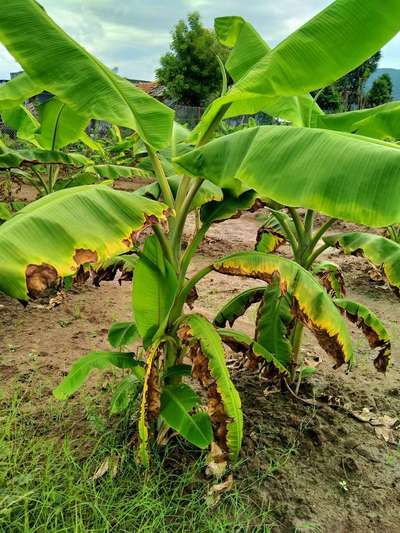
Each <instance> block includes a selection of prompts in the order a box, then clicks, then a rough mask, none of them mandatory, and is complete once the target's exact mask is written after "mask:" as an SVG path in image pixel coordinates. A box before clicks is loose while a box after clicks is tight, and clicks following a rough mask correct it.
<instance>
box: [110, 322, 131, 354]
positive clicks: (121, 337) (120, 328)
mask: <svg viewBox="0 0 400 533" xmlns="http://www.w3.org/2000/svg"><path fill="white" fill-rule="evenodd" d="M138 338H139V332H138V329H137V327H136V324H135V323H134V322H116V323H115V324H113V325H112V326H111V327H110V329H109V331H108V342H109V343H110V344H111V346H112V347H113V348H121V347H122V346H128V345H129V344H131V343H132V342H133V341H135V340H136V339H138Z"/></svg>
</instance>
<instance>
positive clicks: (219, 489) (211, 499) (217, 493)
mask: <svg viewBox="0 0 400 533" xmlns="http://www.w3.org/2000/svg"><path fill="white" fill-rule="evenodd" d="M232 487H233V475H232V474H229V476H228V477H227V478H226V480H225V481H222V482H221V483H217V484H215V485H213V486H212V487H211V488H210V489H209V491H208V493H207V497H206V502H207V505H208V506H209V507H214V506H215V505H216V504H217V503H218V502H219V500H220V499H221V494H222V493H223V492H227V491H229V490H231V489H232Z"/></svg>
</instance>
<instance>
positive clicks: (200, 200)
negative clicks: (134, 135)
mask: <svg viewBox="0 0 400 533" xmlns="http://www.w3.org/2000/svg"><path fill="white" fill-rule="evenodd" d="M139 170H140V169H139ZM181 180H182V177H181V176H177V175H174V176H170V177H169V178H168V183H169V186H170V187H171V192H172V195H173V196H174V198H176V195H177V192H178V188H179V185H180V183H181ZM135 192H136V194H138V195H140V196H147V197H148V198H153V199H154V200H158V199H159V198H160V196H161V189H160V185H159V183H158V182H157V181H155V182H153V183H150V184H149V185H144V186H143V187H140V188H139V189H137V190H136V191H135ZM223 197H224V194H223V191H222V190H221V188H220V187H217V186H216V185H214V183H212V182H211V181H208V180H206V181H204V182H203V183H202V184H201V187H200V189H199V190H198V191H197V193H196V196H195V197H194V199H193V201H192V203H191V206H190V209H191V210H192V211H193V209H197V208H199V207H201V206H202V205H204V204H207V203H208V202H212V201H215V202H221V201H222V200H223Z"/></svg>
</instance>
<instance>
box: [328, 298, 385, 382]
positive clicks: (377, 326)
mask: <svg viewBox="0 0 400 533" xmlns="http://www.w3.org/2000/svg"><path fill="white" fill-rule="evenodd" d="M334 302H335V305H337V307H339V308H340V309H342V310H343V311H344V313H345V314H346V316H347V318H349V320H351V322H354V323H355V324H356V325H357V327H359V328H360V329H361V330H362V332H363V333H364V335H365V336H366V338H367V340H368V344H369V345H370V346H371V348H380V350H379V354H378V357H377V358H376V359H375V361H374V365H375V368H376V369H377V370H378V371H379V372H386V369H387V367H388V365H389V363H390V359H391V352H392V348H391V342H390V336H389V333H388V332H387V329H386V328H385V326H384V324H383V323H382V322H381V320H380V319H379V318H378V317H377V316H376V314H375V313H373V312H372V311H370V310H369V309H368V308H367V307H365V305H362V304H360V303H357V302H354V301H352V300H347V299H343V298H338V299H336V300H334Z"/></svg>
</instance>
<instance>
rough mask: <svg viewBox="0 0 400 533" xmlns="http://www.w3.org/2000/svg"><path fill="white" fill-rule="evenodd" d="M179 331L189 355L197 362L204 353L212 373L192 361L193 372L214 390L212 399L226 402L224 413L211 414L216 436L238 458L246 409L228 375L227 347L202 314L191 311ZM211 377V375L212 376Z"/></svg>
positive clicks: (207, 386) (208, 389)
mask: <svg viewBox="0 0 400 533" xmlns="http://www.w3.org/2000/svg"><path fill="white" fill-rule="evenodd" d="M178 335H179V336H180V338H181V339H182V342H183V343H184V344H186V345H187V346H188V348H189V356H192V357H193V359H194V363H195V362H196V359H197V358H198V357H199V355H200V354H201V356H202V357H204V358H205V359H206V360H207V365H208V371H209V373H210V376H203V375H202V374H201V372H202V371H203V370H204V369H203V367H201V370H200V369H196V366H195V364H194V365H193V371H192V375H193V376H195V373H196V371H197V372H199V373H198V374H196V377H197V378H198V379H199V380H200V382H201V383H202V384H203V386H204V387H205V388H207V391H208V392H209V393H211V394H212V396H211V398H212V399H216V400H218V399H220V400H221V402H222V405H223V411H224V412H223V415H221V413H219V414H218V413H215V414H211V420H212V421H213V424H215V425H218V426H219V427H218V429H217V430H216V434H215V438H216V439H217V442H219V443H220V445H221V447H222V448H224V447H225V446H226V447H227V449H228V452H229V455H230V457H231V459H235V458H237V456H238V454H239V451H240V447H241V443H242V438H243V413H242V408H241V402H240V397H239V394H238V392H237V390H236V388H235V386H234V384H233V382H232V380H231V378H230V376H229V371H228V369H227V367H226V363H225V354H224V348H223V345H222V342H221V339H220V337H219V335H218V333H217V331H216V330H215V328H214V327H213V326H212V324H210V322H208V320H207V319H206V318H204V317H202V316H201V315H189V316H187V317H185V318H184V320H183V321H182V323H181V325H180V328H179V330H178ZM211 378H212V379H211ZM213 380H215V383H216V389H217V393H218V394H217V397H215V391H214V390H213V389H212V392H211V391H210V387H212V383H213Z"/></svg>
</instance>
